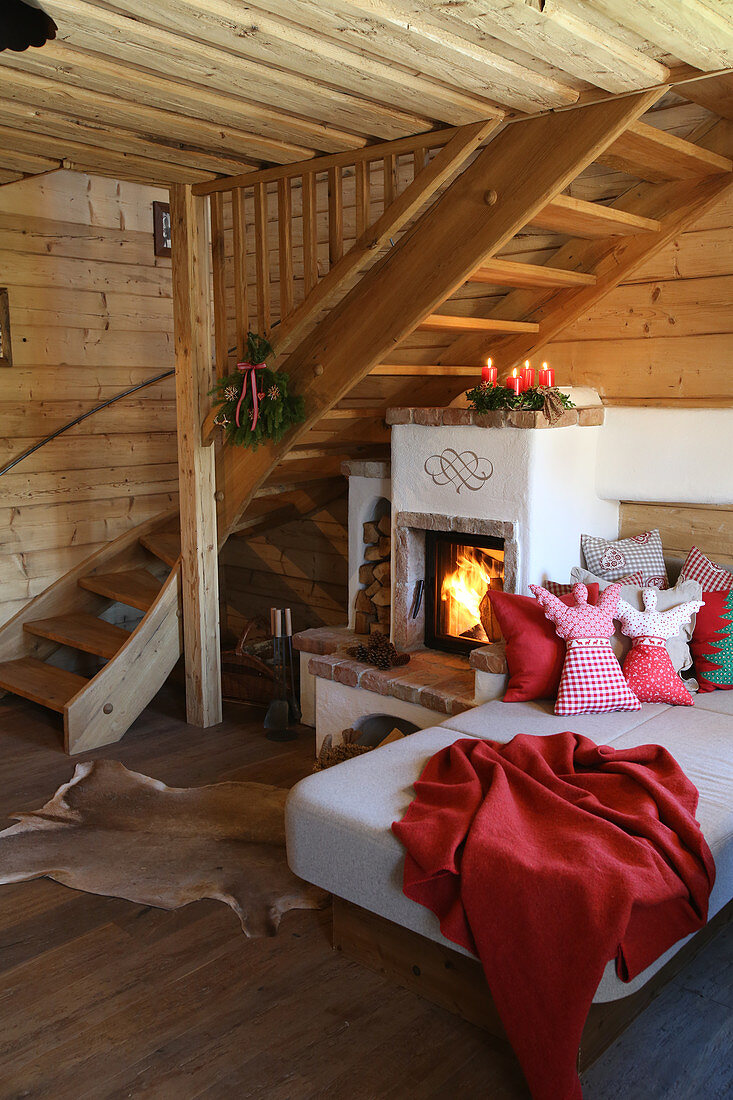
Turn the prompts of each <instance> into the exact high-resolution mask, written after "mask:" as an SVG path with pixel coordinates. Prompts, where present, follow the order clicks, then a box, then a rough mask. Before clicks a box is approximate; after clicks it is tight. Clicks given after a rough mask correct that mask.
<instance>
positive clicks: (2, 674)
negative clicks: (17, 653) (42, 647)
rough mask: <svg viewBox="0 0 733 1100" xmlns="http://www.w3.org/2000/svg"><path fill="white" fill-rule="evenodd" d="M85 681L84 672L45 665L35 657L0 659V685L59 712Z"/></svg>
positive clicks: (85, 683) (6, 689) (86, 681)
mask: <svg viewBox="0 0 733 1100" xmlns="http://www.w3.org/2000/svg"><path fill="white" fill-rule="evenodd" d="M88 683H89V681H88V680H87V679H86V678H85V677H84V676H78V675H77V673H76V672H69V671H67V669H65V668H56V666H55V665H47V664H46V663H45V662H44V661H39V660H38V659H37V658H36V657H19V658H17V659H16V660H14V661H0V688H2V689H3V690H4V691H11V692H12V693H13V694H14V695H21V696H22V697H23V698H24V699H30V700H31V702H33V703H40V704H41V706H44V707H48V709H49V710H55V711H58V712H59V713H63V710H64V708H65V707H66V704H67V703H68V702H69V700H70V699H73V697H74V696H75V695H76V694H77V692H79V691H81V689H82V688H83V687H85V686H86V685H87V684H88Z"/></svg>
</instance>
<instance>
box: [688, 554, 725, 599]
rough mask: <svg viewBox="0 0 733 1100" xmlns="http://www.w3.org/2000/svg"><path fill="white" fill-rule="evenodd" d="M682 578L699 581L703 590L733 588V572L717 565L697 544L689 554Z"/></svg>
mask: <svg viewBox="0 0 733 1100" xmlns="http://www.w3.org/2000/svg"><path fill="white" fill-rule="evenodd" d="M680 579H684V580H686V581H699V583H700V584H701V585H702V590H703V592H727V591H728V590H729V589H730V588H733V573H729V572H728V570H727V569H722V568H721V567H720V566H719V565H716V564H715V562H713V561H711V560H710V558H708V557H706V555H705V554H703V552H702V550H698V548H697V547H696V546H693V547H692V549H691V550H690V552H689V554H688V555H687V559H686V560H685V564H684V565H683V566H682V572H681V573H680Z"/></svg>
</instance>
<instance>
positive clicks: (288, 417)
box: [211, 332, 305, 450]
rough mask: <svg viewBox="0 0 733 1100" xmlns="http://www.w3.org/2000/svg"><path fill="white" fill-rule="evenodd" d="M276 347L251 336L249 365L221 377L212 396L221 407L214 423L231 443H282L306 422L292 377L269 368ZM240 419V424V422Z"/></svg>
mask: <svg viewBox="0 0 733 1100" xmlns="http://www.w3.org/2000/svg"><path fill="white" fill-rule="evenodd" d="M269 355H272V346H271V344H270V343H269V341H268V340H266V339H265V337H264V336H260V335H259V334H258V333H256V332H248V333H247V351H246V359H247V362H246V363H240V364H239V365H238V368H237V370H236V371H233V372H232V373H231V374H228V375H227V376H226V377H225V378H220V379H219V380H218V382H217V383H216V385H215V386H214V388H213V389H212V390H211V393H212V394H213V395H214V397H215V398H216V404H217V405H218V407H217V411H216V416H215V417H214V423H215V424H216V425H217V426H218V427H220V428H223V429H224V434H225V438H226V441H227V443H231V444H233V445H234V446H236V447H251V448H252V449H253V450H254V449H256V448H257V447H258V446H259V445H260V443H263V442H265V441H266V440H272V441H273V442H274V443H278V442H279V441H280V440H281V439H282V437H283V436H284V435H285V433H286V432H287V431H288V429H289V428H292V426H293V425H294V424H300V423H301V422H302V421H303V420H305V400H304V398H303V397H302V395H300V394H294V393H291V392H290V376H289V375H288V374H286V373H285V372H284V371H276V370H273V369H272V367H268V366H266V365H265V359H266V358H267V357H268V356H269ZM237 419H238V420H239V423H237Z"/></svg>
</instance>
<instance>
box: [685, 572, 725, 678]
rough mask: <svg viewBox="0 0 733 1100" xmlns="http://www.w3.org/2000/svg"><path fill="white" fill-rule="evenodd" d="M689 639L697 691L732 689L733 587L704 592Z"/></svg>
mask: <svg viewBox="0 0 733 1100" xmlns="http://www.w3.org/2000/svg"><path fill="white" fill-rule="evenodd" d="M702 598H703V600H704V601H705V604H704V606H703V607H701V608H700V610H699V611H698V613H697V618H696V620H695V631H694V633H693V635H692V641H691V642H690V649H691V650H692V657H693V660H694V662H695V676H696V677H697V682H698V683H699V685H700V691H730V690H731V689H733V588H729V589H728V591H727V592H703V594H702Z"/></svg>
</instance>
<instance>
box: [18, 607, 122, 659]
mask: <svg viewBox="0 0 733 1100" xmlns="http://www.w3.org/2000/svg"><path fill="white" fill-rule="evenodd" d="M23 629H24V630H25V631H26V632H27V633H28V634H34V635H36V636H37V637H39V638H49V639H50V640H51V641H52V642H59V643H60V644H61V645H68V646H72V647H73V648H74V649H80V650H82V652H84V653H93V654H95V656H97V657H104V659H105V660H109V659H110V658H111V657H114V655H115V654H116V653H117V652H118V651H119V650H120V649H121V648H122V646H123V645H124V644H125V642H126V641H127V640H128V638H129V637H130V631H129V630H124V629H123V628H122V627H121V626H115V625H114V624H113V623H107V622H105V621H104V619H98V618H96V616H94V615H87V614H86V613H85V612H83V611H77V612H73V613H71V614H68V615H58V616H54V617H52V618H49V619H34V620H32V621H31V622H27V623H23Z"/></svg>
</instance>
